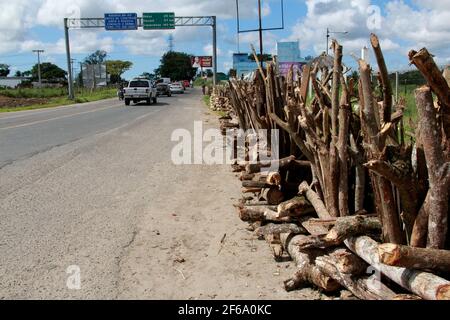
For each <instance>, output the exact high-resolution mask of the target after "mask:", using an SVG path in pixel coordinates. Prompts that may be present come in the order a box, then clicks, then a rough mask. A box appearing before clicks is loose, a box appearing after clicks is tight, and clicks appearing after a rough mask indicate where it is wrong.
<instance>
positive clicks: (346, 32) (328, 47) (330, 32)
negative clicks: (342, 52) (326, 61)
mask: <svg viewBox="0 0 450 320" xmlns="http://www.w3.org/2000/svg"><path fill="white" fill-rule="evenodd" d="M331 34H348V31H330V29H329V28H327V55H328V53H329V52H330V44H329V43H330V35H331Z"/></svg>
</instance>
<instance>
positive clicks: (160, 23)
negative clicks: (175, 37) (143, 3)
mask: <svg viewBox="0 0 450 320" xmlns="http://www.w3.org/2000/svg"><path fill="white" fill-rule="evenodd" d="M142 24H143V26H144V30H162V29H175V13H173V12H151V13H144V14H143V16H142Z"/></svg>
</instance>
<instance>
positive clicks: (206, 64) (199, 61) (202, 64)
mask: <svg viewBox="0 0 450 320" xmlns="http://www.w3.org/2000/svg"><path fill="white" fill-rule="evenodd" d="M212 60H213V59H212V57H210V56H200V57H192V67H193V68H212V66H213V63H212Z"/></svg>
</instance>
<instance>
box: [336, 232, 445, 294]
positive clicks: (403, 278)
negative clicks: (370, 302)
mask: <svg viewBox="0 0 450 320" xmlns="http://www.w3.org/2000/svg"><path fill="white" fill-rule="evenodd" d="M345 244H346V245H347V247H348V248H349V249H350V250H352V251H353V252H354V253H356V254H357V255H358V256H360V257H361V258H362V259H364V260H365V261H366V262H367V263H368V264H370V265H371V266H373V267H374V268H375V269H377V270H379V271H380V272H381V273H382V274H384V275H385V276H387V277H388V278H389V279H391V280H393V281H394V282H395V283H397V284H399V285H400V286H402V287H403V288H405V289H406V290H409V291H411V292H412V293H414V294H417V295H418V296H420V297H422V298H423V299H426V300H450V282H449V281H447V280H445V279H442V278H440V277H438V276H436V275H433V274H431V273H427V272H422V271H418V270H411V269H405V268H400V267H391V266H387V265H385V264H382V263H380V259H379V255H378V243H377V242H376V241H374V240H372V239H371V238H369V237H365V236H364V237H359V238H350V239H347V240H346V241H345Z"/></svg>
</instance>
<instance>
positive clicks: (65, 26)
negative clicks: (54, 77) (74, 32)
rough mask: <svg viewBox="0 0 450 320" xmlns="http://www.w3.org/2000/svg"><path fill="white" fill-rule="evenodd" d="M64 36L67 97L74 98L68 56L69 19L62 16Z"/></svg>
mask: <svg viewBox="0 0 450 320" xmlns="http://www.w3.org/2000/svg"><path fill="white" fill-rule="evenodd" d="M64 38H65V40H66V54H67V69H68V70H67V71H68V80H69V99H70V100H73V99H74V98H75V94H74V92H73V80H72V79H73V75H72V68H71V64H72V62H71V58H70V41H69V19H68V18H64Z"/></svg>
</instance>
